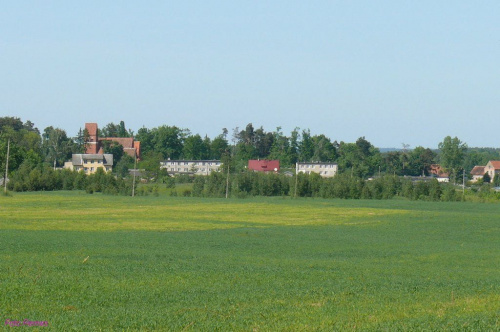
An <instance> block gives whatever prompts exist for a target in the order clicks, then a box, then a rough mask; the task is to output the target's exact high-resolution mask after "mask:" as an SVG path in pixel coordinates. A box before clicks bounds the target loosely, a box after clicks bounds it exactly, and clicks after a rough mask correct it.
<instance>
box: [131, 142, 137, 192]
mask: <svg viewBox="0 0 500 332" xmlns="http://www.w3.org/2000/svg"><path fill="white" fill-rule="evenodd" d="M134 157H135V161H134V179H133V180H132V197H134V196H135V173H136V172H137V153H136V152H134Z"/></svg>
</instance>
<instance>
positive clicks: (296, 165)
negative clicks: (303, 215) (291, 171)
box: [293, 163, 299, 198]
mask: <svg viewBox="0 0 500 332" xmlns="http://www.w3.org/2000/svg"><path fill="white" fill-rule="evenodd" d="M298 180H299V163H295V193H294V194H293V197H294V198H297V185H298Z"/></svg>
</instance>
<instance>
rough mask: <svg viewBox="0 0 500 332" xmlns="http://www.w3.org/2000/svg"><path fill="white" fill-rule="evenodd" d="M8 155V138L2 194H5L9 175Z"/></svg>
mask: <svg viewBox="0 0 500 332" xmlns="http://www.w3.org/2000/svg"><path fill="white" fill-rule="evenodd" d="M9 153H10V138H9V140H8V141H7V160H6V161H5V179H4V181H3V182H4V185H5V187H4V189H3V192H4V193H5V194H7V176H8V175H9V173H8V172H9Z"/></svg>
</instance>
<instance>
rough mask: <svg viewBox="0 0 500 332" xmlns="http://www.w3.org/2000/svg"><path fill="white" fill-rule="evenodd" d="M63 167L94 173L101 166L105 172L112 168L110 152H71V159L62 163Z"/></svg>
mask: <svg viewBox="0 0 500 332" xmlns="http://www.w3.org/2000/svg"><path fill="white" fill-rule="evenodd" d="M64 168H67V169H70V170H72V171H73V170H74V171H77V172H79V171H84V172H85V174H94V173H95V172H97V169H99V168H102V169H103V170H104V171H105V172H111V171H112V170H113V155H112V154H73V156H72V159H71V161H67V162H65V163H64Z"/></svg>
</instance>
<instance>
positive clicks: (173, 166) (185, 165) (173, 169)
mask: <svg viewBox="0 0 500 332" xmlns="http://www.w3.org/2000/svg"><path fill="white" fill-rule="evenodd" d="M221 165H222V163H221V161H220V160H165V161H162V162H160V168H161V169H166V170H167V172H168V174H170V175H176V174H193V175H210V172H218V171H219V170H220V167H221Z"/></svg>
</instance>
